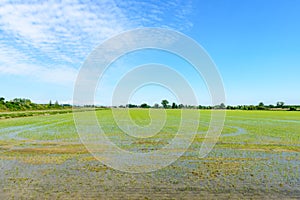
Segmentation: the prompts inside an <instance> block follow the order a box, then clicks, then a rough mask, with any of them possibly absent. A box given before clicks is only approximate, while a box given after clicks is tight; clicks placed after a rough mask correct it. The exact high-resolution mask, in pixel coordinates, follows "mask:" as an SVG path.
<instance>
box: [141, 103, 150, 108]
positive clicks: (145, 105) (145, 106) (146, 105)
mask: <svg viewBox="0 0 300 200" xmlns="http://www.w3.org/2000/svg"><path fill="white" fill-rule="evenodd" d="M140 107H141V108H150V106H149V105H148V104H146V103H142V104H141V105H140Z"/></svg>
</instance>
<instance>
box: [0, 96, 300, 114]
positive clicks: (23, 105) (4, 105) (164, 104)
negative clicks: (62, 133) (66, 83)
mask: <svg viewBox="0 0 300 200" xmlns="http://www.w3.org/2000/svg"><path fill="white" fill-rule="evenodd" d="M71 107H72V105H70V104H59V103H58V101H55V102H54V103H52V101H51V100H50V101H49V103H48V104H37V103H33V102H32V101H31V100H30V99H25V98H15V99H12V100H8V101H6V100H5V98H4V97H0V111H26V110H51V109H63V108H71ZM84 107H101V108H105V106H95V105H90V106H89V105H85V106H84ZM119 108H165V109H228V110H290V111H297V110H300V105H285V103H284V102H282V101H279V102H277V103H276V104H275V105H272V104H271V105H265V104H264V103H263V102H260V103H259V104H258V105H237V106H231V105H227V106H226V105H225V104H224V103H221V104H220V105H215V106H203V105H184V104H176V103H175V102H173V103H170V102H169V101H168V100H166V99H164V100H162V101H161V103H160V104H158V103H155V104H154V105H152V106H151V105H148V104H147V103H142V104H140V105H136V104H127V105H120V106H119Z"/></svg>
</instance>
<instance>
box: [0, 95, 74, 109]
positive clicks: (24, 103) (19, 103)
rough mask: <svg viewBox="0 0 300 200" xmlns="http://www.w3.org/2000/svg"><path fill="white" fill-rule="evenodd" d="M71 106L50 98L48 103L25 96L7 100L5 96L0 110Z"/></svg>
mask: <svg viewBox="0 0 300 200" xmlns="http://www.w3.org/2000/svg"><path fill="white" fill-rule="evenodd" d="M70 107H71V105H68V104H59V103H58V101H55V102H54V103H52V101H51V100H50V101H49V103H48V104H37V103H33V102H32V101H31V100H30V99H25V98H14V99H12V100H8V101H6V100H5V98H4V97H0V111H24V110H49V109H62V108H70Z"/></svg>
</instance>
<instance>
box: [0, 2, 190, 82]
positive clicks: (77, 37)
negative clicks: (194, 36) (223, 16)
mask: <svg viewBox="0 0 300 200" xmlns="http://www.w3.org/2000/svg"><path fill="white" fill-rule="evenodd" d="M190 10H191V7H190V2H185V3H182V2H179V1H177V0H173V1H162V2H159V1H133V0H129V1H121V0H120V1H119V0H117V1H112V0H101V1H99V2H97V3H95V2H90V1H86V2H82V1H76V0H74V1H69V0H66V1H58V0H50V1H43V2H39V1H14V2H11V1H6V0H3V1H1V2H0V32H1V36H0V75H1V74H13V75H18V76H32V77H35V78H38V79H39V80H41V81H46V82H51V83H59V84H60V83H63V84H73V82H74V80H75V78H76V74H77V71H78V68H79V67H80V65H81V64H82V63H83V61H84V59H85V58H86V56H87V55H88V54H89V53H90V52H91V50H92V49H93V48H95V47H96V46H97V45H98V44H100V43H101V42H102V41H104V40H105V39H108V38H110V37H111V36H113V35H115V34H117V33H120V32H122V31H125V30H128V29H132V28H135V27H143V26H156V27H170V28H174V29H177V30H181V29H182V28H187V27H191V26H192V24H191V23H190V22H189V21H188V20H187V19H188V15H189V12H190ZM187 22H189V23H187Z"/></svg>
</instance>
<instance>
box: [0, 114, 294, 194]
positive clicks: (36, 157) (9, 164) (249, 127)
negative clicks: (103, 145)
mask: <svg viewBox="0 0 300 200" xmlns="http://www.w3.org/2000/svg"><path fill="white" fill-rule="evenodd" d="M167 114H168V119H167V121H166V123H165V126H164V128H163V129H162V130H161V131H160V132H159V133H158V134H157V135H155V136H153V137H149V138H134V137H131V136H128V135H126V134H124V133H123V132H122V130H120V128H119V127H118V126H117V124H116V123H115V122H114V120H113V116H112V113H111V111H110V110H101V111H97V117H98V120H99V123H100V124H101V125H102V128H103V130H104V131H105V133H106V134H107V137H108V138H109V139H110V140H111V141H112V142H114V143H115V144H117V145H118V146H119V147H120V148H122V149H126V150H128V151H132V152H150V151H155V150H158V149H160V148H162V147H163V146H165V145H167V144H168V143H169V141H170V139H172V138H173V137H174V135H175V134H176V131H177V129H178V124H179V123H178V122H180V111H179V110H168V111H167ZM169 116H170V117H169ZM132 118H133V120H135V121H136V123H144V122H145V124H146V123H147V121H149V119H148V118H149V116H148V114H147V110H134V111H133V113H132ZM209 120H210V112H209V111H201V113H200V123H199V128H198V131H197V135H196V137H195V138H194V140H193V143H192V144H191V146H190V147H189V148H188V150H187V151H186V152H185V153H184V154H183V155H182V156H181V157H180V158H179V159H178V160H176V161H175V162H173V163H172V164H170V165H168V166H167V167H165V168H163V169H160V170H157V171H153V172H148V173H126V172H121V171H118V170H115V169H113V168H110V167H108V166H106V165H104V164H103V163H102V162H100V161H99V160H97V159H96V158H95V157H94V156H93V155H92V154H91V153H90V152H89V151H88V150H87V148H86V147H85V146H84V145H83V144H82V143H81V140H80V137H79V136H78V134H77V131H76V127H75V125H74V121H73V115H72V114H60V115H52V116H35V117H24V118H14V119H3V120H0V199H16V198H17V199H37V198H43V199H70V198H75V199H87V198H92V199H124V198H127V199H158V198H159V199H199V198H202V199H216V198H217V199H228V198H236V199H241V198H242V199H299V198H300V189H299V188H300V123H299V121H300V113H299V112H281V111H275V112H272V111H266V112H264V111H248V112H245V111H227V117H226V121H225V126H224V128H223V132H222V134H221V137H220V138H219V140H218V142H217V144H216V146H215V147H214V149H213V150H212V151H211V152H210V153H209V154H208V155H207V156H206V157H204V158H199V149H200V147H201V144H202V142H203V140H204V137H205V132H206V131H207V129H208V124H209ZM132 162H138V161H132Z"/></svg>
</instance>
